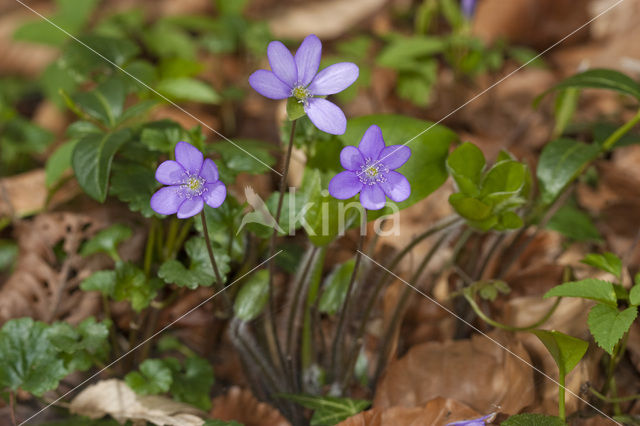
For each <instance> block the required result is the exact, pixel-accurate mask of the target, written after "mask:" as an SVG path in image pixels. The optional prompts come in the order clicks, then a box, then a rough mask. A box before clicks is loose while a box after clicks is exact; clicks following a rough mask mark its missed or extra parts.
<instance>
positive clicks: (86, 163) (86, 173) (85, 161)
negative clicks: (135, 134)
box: [71, 129, 131, 202]
mask: <svg viewBox="0 0 640 426" xmlns="http://www.w3.org/2000/svg"><path fill="white" fill-rule="evenodd" d="M130 138H131V132H130V131H129V130H128V129H123V130H120V131H118V132H116V133H105V134H96V133H91V134H88V135H87V136H85V137H83V138H82V139H80V140H79V141H78V144H77V145H76V147H75V149H74V150H73V154H72V157H71V165H72V167H73V172H74V173H75V175H76V179H77V180H78V183H79V184H80V186H81V187H82V189H83V190H84V191H85V192H86V193H87V194H88V195H89V196H90V197H92V198H94V199H95V200H98V201H100V202H104V201H105V199H106V198H107V187H108V185H109V176H110V174H111V163H112V161H113V157H114V155H115V154H116V152H118V150H119V149H120V147H122V145H124V144H125V143H126V142H127V141H129V139H130Z"/></svg>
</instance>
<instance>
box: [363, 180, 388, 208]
mask: <svg viewBox="0 0 640 426" xmlns="http://www.w3.org/2000/svg"><path fill="white" fill-rule="evenodd" d="M386 202H387V198H386V197H385V196H384V191H382V188H380V185H362V191H360V204H362V207H364V208H365V209H367V210H380V209H381V208H383V207H384V205H385V203H386Z"/></svg>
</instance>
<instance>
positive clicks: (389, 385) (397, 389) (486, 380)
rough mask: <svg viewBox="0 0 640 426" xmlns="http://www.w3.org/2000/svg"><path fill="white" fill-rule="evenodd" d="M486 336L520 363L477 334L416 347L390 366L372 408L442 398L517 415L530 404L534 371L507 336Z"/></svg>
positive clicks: (480, 409) (524, 353) (520, 347)
mask: <svg viewBox="0 0 640 426" xmlns="http://www.w3.org/2000/svg"><path fill="white" fill-rule="evenodd" d="M489 335H490V336H491V337H492V338H493V339H495V340H497V341H498V342H500V344H501V345H503V346H504V347H506V348H507V349H509V350H510V351H512V352H513V353H514V354H516V355H517V356H518V357H520V358H522V360H521V359H518V358H516V357H515V356H513V355H511V354H509V353H508V352H507V351H506V350H505V349H504V347H501V346H499V345H498V344H496V343H495V342H492V341H491V340H489V339H487V338H486V337H484V336H480V335H475V336H473V337H472V338H471V339H465V340H457V341H449V342H445V343H437V342H430V343H425V344H422V345H418V346H415V347H413V348H411V349H410V350H409V352H408V353H407V354H406V355H405V356H404V357H402V358H400V359H398V360H396V361H392V362H391V363H390V364H389V367H388V368H387V370H386V371H385V374H384V376H383V378H382V379H381V381H380V383H379V385H378V388H377V392H376V395H375V398H374V401H373V407H374V408H388V407H392V406H404V407H415V406H419V405H422V404H424V403H425V402H427V401H429V400H431V399H433V398H437V397H444V398H452V399H456V400H458V401H460V402H463V403H465V404H467V405H469V406H470V407H472V408H473V409H474V410H476V411H478V412H481V413H490V412H494V411H501V412H505V413H509V414H514V413H518V412H519V411H520V410H522V409H523V408H524V407H526V406H528V405H530V404H531V403H533V401H534V396H535V395H534V382H533V370H532V369H531V367H530V366H529V365H527V364H526V363H530V358H529V354H528V353H527V351H526V350H525V348H524V346H523V345H522V344H521V343H520V342H518V341H516V340H515V339H514V337H513V336H511V335H507V334H505V333H498V332H492V333H490V334H489ZM523 360H524V362H523ZM525 362H526V363H525Z"/></svg>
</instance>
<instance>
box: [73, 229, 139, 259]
mask: <svg viewBox="0 0 640 426" xmlns="http://www.w3.org/2000/svg"><path fill="white" fill-rule="evenodd" d="M131 235H132V231H131V228H129V227H128V226H125V225H122V224H119V223H117V224H115V225H112V226H110V227H108V228H106V229H103V230H102V231H100V232H98V233H97V234H96V235H94V236H93V238H91V239H90V240H89V241H87V242H86V243H84V244H83V245H82V248H81V249H80V254H81V255H82V256H89V255H92V254H95V253H107V254H108V255H110V256H111V257H113V258H114V259H115V260H118V259H120V256H119V255H118V245H119V244H120V243H121V242H123V241H125V240H128V239H129V238H131Z"/></svg>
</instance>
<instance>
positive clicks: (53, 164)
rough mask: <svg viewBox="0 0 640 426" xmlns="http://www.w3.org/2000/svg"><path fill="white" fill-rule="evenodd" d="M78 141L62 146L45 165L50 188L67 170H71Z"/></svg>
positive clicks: (47, 182) (46, 179)
mask: <svg viewBox="0 0 640 426" xmlns="http://www.w3.org/2000/svg"><path fill="white" fill-rule="evenodd" d="M77 143H78V140H77V139H72V140H70V141H68V142H65V143H64V144H62V145H60V146H59V147H58V149H56V150H55V151H54V152H53V153H52V154H51V155H50V156H49V158H48V159H47V164H46V165H45V169H44V172H45V183H46V184H47V187H48V188H51V187H52V186H53V185H55V184H56V183H57V182H58V181H59V180H60V178H62V175H63V174H64V172H66V171H67V170H70V169H71V154H72V153H73V150H74V148H75V147H76V144H77Z"/></svg>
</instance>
